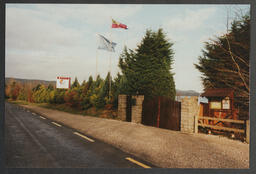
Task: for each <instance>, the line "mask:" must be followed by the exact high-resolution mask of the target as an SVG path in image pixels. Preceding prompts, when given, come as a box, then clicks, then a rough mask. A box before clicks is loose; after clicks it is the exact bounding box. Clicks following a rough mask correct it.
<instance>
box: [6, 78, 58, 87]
mask: <svg viewBox="0 0 256 174" xmlns="http://www.w3.org/2000/svg"><path fill="white" fill-rule="evenodd" d="M13 81H15V82H17V83H20V84H21V85H25V84H29V85H31V86H32V87H34V86H36V85H38V84H42V85H46V86H48V85H49V84H52V85H53V86H55V85H56V81H46V80H35V79H19V78H12V77H6V78H5V84H6V85H9V84H10V83H12V82H13Z"/></svg>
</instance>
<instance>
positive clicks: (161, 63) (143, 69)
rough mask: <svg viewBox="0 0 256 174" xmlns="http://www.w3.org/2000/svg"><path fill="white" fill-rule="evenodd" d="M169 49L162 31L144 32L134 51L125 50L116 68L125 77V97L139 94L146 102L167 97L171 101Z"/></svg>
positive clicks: (173, 90)
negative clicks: (150, 99)
mask: <svg viewBox="0 0 256 174" xmlns="http://www.w3.org/2000/svg"><path fill="white" fill-rule="evenodd" d="M172 45H173V44H172V43H171V42H169V41H168V40H167V38H166V35H165V34H164V33H163V30H162V29H159V30H158V31H156V32H153V31H151V30H147V31H146V35H145V36H144V38H143V39H142V42H141V43H140V45H139V46H138V48H137V49H136V50H135V51H133V50H129V51H128V50H127V48H125V49H124V51H123V53H122V55H121V56H120V60H119V67H120V68H121V70H122V73H123V75H124V78H123V81H124V82H125V83H126V84H125V86H126V93H127V94H133V95H136V94H142V95H145V97H146V98H151V97H155V96H168V97H171V98H172V99H174V97H175V93H176V91H175V83H174V79H173V73H172V72H171V70H172V67H171V66H172V64H173V54H174V53H173V50H172V48H171V47H172Z"/></svg>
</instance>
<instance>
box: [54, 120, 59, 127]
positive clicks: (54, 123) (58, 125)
mask: <svg viewBox="0 0 256 174" xmlns="http://www.w3.org/2000/svg"><path fill="white" fill-rule="evenodd" d="M52 124H55V125H56V126H59V127H61V125H60V124H58V123H55V122H53V121H52Z"/></svg>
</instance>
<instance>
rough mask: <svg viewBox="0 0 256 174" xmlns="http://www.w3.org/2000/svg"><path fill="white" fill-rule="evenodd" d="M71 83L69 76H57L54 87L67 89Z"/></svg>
mask: <svg viewBox="0 0 256 174" xmlns="http://www.w3.org/2000/svg"><path fill="white" fill-rule="evenodd" d="M70 83H71V78H70V77H57V81H56V88H61V89H69V88H70Z"/></svg>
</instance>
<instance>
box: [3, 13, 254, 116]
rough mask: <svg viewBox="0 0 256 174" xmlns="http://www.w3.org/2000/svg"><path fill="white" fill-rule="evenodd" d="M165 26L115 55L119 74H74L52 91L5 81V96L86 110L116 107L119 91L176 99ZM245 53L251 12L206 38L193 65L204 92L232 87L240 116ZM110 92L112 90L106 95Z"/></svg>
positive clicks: (244, 106)
mask: <svg viewBox="0 0 256 174" xmlns="http://www.w3.org/2000/svg"><path fill="white" fill-rule="evenodd" d="M172 47H173V43H172V42H170V40H168V38H167V35H166V33H164V32H163V29H159V30H157V31H152V30H147V31H146V34H145V36H144V37H143V38H142V40H141V43H140V44H138V46H137V48H136V49H134V50H131V49H128V48H127V47H125V48H124V50H123V52H122V54H121V55H120V57H119V64H118V66H119V68H120V70H121V73H118V74H117V76H116V77H115V78H114V79H113V80H112V78H111V84H112V85H111V90H110V89H109V83H110V74H108V75H107V76H106V78H105V79H103V78H102V77H100V76H98V77H97V78H96V79H93V78H92V76H90V77H89V79H88V80H87V81H83V82H82V84H79V82H78V80H77V78H76V79H75V80H74V82H73V83H72V85H71V88H70V89H68V90H65V89H55V88H54V87H53V85H48V86H46V85H40V84H39V85H37V86H36V87H33V88H32V87H27V86H22V85H20V84H18V83H16V82H13V83H11V84H8V85H6V90H5V94H6V97H7V98H11V99H13V100H16V99H19V100H26V101H29V102H36V103H43V102H45V103H56V104H64V103H65V104H67V105H69V106H71V107H76V108H81V109H88V108H90V107H95V108H104V107H108V108H116V107H117V104H118V95H119V94H128V95H144V96H145V99H150V98H153V97H156V96H168V97H170V98H172V99H174V98H175V94H176V90H175V82H174V79H173V75H174V73H173V72H172V68H173V67H172V65H173V61H174V60H173V57H174V51H173V49H172ZM249 51H250V16H249V15H243V16H241V17H240V18H237V19H235V20H234V21H233V22H232V26H231V29H230V30H229V31H227V32H226V34H223V35H221V36H218V37H215V38H214V39H209V41H208V42H205V45H204V49H203V50H202V55H201V56H199V58H198V60H199V62H198V63H197V64H194V66H195V68H196V69H198V70H199V71H200V72H201V74H202V76H201V80H202V84H203V86H204V90H207V89H210V88H231V89H234V91H235V105H236V107H237V108H239V112H240V113H239V115H240V116H244V117H245V118H248V113H249V93H250V89H249V67H250V65H249ZM109 90H110V91H111V93H110V95H109Z"/></svg>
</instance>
